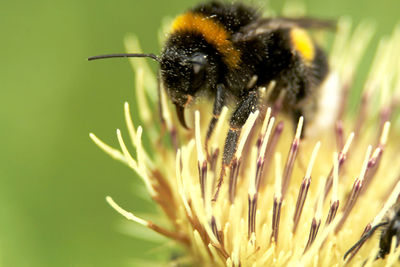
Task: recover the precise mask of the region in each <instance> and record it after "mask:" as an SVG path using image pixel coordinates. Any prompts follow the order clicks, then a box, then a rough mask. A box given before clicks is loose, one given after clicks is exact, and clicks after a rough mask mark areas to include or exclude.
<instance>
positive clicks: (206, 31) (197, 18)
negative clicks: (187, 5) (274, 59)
mask: <svg viewBox="0 0 400 267" xmlns="http://www.w3.org/2000/svg"><path fill="white" fill-rule="evenodd" d="M179 32H192V33H198V34H201V35H202V36H203V38H204V39H205V40H206V41H207V42H208V43H209V44H211V45H213V46H214V47H215V48H216V49H217V51H218V52H219V53H221V54H222V56H223V60H224V62H225V63H226V64H227V65H228V66H229V67H231V68H237V67H238V64H239V61H240V52H239V51H238V50H237V49H235V48H234V47H233V44H232V42H231V41H230V40H229V38H230V34H229V32H228V31H227V30H226V29H225V28H224V26H223V25H221V24H220V23H219V22H218V21H215V20H214V19H212V18H210V17H206V16H203V15H202V14H198V13H192V12H188V13H185V14H182V15H180V16H178V17H177V18H176V19H175V21H174V22H173V24H172V33H179Z"/></svg>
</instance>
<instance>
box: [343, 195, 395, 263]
mask: <svg viewBox="0 0 400 267" xmlns="http://www.w3.org/2000/svg"><path fill="white" fill-rule="evenodd" d="M378 229H382V231H381V236H380V238H379V252H378V255H376V259H384V258H385V257H386V255H387V254H389V252H390V248H391V246H392V239H393V237H396V245H395V246H396V247H398V246H399V245H400V199H398V200H397V202H396V203H395V204H394V205H393V207H391V208H390V209H389V210H388V212H387V213H386V215H385V218H384V219H383V220H382V222H380V223H378V224H377V225H375V226H374V227H372V228H371V229H370V230H369V231H368V232H366V233H365V234H363V236H362V237H361V238H360V240H358V241H357V243H355V244H354V245H353V246H352V247H351V248H350V249H349V250H348V251H347V252H346V253H345V254H344V256H343V259H346V258H347V256H348V255H350V254H352V253H353V254H352V256H353V255H354V254H355V253H357V251H358V250H359V249H360V248H361V246H362V245H363V244H364V243H365V241H367V239H369V238H370V237H371V236H372V235H373V234H374V233H375V231H376V230H378ZM352 256H351V257H352Z"/></svg>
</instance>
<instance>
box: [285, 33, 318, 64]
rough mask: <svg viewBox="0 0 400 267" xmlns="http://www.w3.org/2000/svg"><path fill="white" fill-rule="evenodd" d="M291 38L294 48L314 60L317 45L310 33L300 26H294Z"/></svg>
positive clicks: (308, 60) (304, 56)
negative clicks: (315, 45)
mask: <svg viewBox="0 0 400 267" xmlns="http://www.w3.org/2000/svg"><path fill="white" fill-rule="evenodd" d="M290 39H291V41H292V45H293V46H294V49H295V50H296V51H297V52H299V54H300V55H301V56H302V57H303V58H304V60H306V62H308V63H310V62H312V61H313V60H314V56H315V47H314V43H313V41H312V40H311V37H310V36H309V35H308V33H307V32H306V31H305V30H303V29H300V28H293V29H291V30H290Z"/></svg>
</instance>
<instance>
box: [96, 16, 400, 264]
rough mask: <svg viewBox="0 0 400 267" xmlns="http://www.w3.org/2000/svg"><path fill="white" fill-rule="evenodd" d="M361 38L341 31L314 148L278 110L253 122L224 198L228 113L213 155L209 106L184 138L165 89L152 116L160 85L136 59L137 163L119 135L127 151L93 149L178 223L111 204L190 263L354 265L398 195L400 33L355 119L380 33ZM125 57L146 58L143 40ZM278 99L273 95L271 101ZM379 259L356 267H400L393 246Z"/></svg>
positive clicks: (366, 31) (382, 54) (381, 57)
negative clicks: (358, 89) (368, 56)
mask: <svg viewBox="0 0 400 267" xmlns="http://www.w3.org/2000/svg"><path fill="white" fill-rule="evenodd" d="M351 28H352V27H351V22H350V20H349V19H341V20H340V21H339V26H338V32H337V34H336V37H335V42H334V45H333V49H332V53H331V55H330V62H331V73H330V74H329V77H328V78H327V80H326V82H325V84H324V85H323V88H322V93H321V101H320V103H319V105H320V107H319V113H318V116H317V118H316V119H315V120H314V122H313V124H312V125H310V126H308V127H307V129H305V130H306V136H307V137H306V138H305V139H300V133H301V132H302V131H303V130H304V129H302V128H303V120H302V118H301V119H300V120H299V122H298V125H297V130H296V134H295V135H294V137H293V129H292V127H291V123H290V121H289V120H287V119H286V118H285V117H284V116H283V115H281V114H279V108H278V107H277V106H275V107H270V108H268V109H267V110H266V112H259V111H256V112H255V113H253V114H251V116H250V117H249V118H248V120H247V122H246V124H245V126H244V127H243V130H242V133H241V136H240V140H239V145H238V149H237V152H236V154H235V156H234V158H233V161H232V164H231V165H230V166H229V168H228V169H227V170H225V177H224V182H223V184H222V187H221V191H220V192H219V195H218V197H217V198H216V197H214V194H215V188H216V182H217V180H218V178H219V174H220V169H221V151H222V150H223V144H224V141H225V140H224V138H225V134H224V133H225V132H226V128H227V123H226V121H227V114H228V109H227V108H225V109H224V110H223V112H222V114H221V116H220V119H219V122H218V125H217V126H216V129H215V132H214V134H213V136H212V138H211V140H210V142H209V147H208V151H205V148H204V136H205V131H206V129H207V123H208V121H209V118H210V116H209V114H211V112H210V106H209V105H207V104H205V103H201V104H200V105H197V106H195V107H194V108H193V110H195V111H194V112H193V114H194V115H193V116H192V117H193V118H192V121H193V127H192V129H193V130H192V131H189V132H187V131H184V130H181V129H180V127H178V126H177V125H178V123H177V122H176V119H175V118H174V117H173V116H172V115H171V111H170V107H169V103H168V100H167V98H166V95H165V93H164V91H163V90H162V88H161V90H159V93H160V95H159V103H158V104H159V109H160V113H156V112H153V111H152V109H153V107H154V106H155V105H156V103H157V99H158V97H157V95H156V94H155V92H157V89H156V88H157V83H156V78H155V76H154V75H153V74H152V73H151V71H150V69H149V67H148V66H147V65H146V62H145V61H144V60H141V59H132V61H131V62H132V66H133V68H134V70H135V74H136V88H135V92H136V94H137V95H136V99H137V105H138V110H139V113H138V114H137V115H136V116H139V117H140V119H141V121H142V122H143V124H144V126H143V128H142V126H138V127H135V126H134V125H133V122H132V119H131V113H130V108H129V104H128V103H125V110H124V111H125V118H126V124H127V128H128V133H129V139H130V141H131V142H132V145H133V147H134V149H135V155H136V156H135V157H133V156H132V154H131V152H130V151H129V150H128V148H127V145H126V144H125V141H124V138H123V137H122V133H121V131H120V130H117V138H118V141H119V144H120V149H115V148H112V147H110V146H108V145H106V144H105V143H103V142H102V141H101V140H100V139H98V138H97V137H96V136H95V135H94V134H90V137H91V138H92V139H93V141H94V142H95V143H96V144H97V145H98V146H99V147H100V148H101V149H102V150H104V151H105V152H106V153H107V154H109V155H110V156H111V157H113V158H114V159H117V160H119V161H121V162H123V163H124V164H126V165H128V166H129V167H130V168H131V169H132V170H133V171H134V172H136V173H137V174H138V175H139V177H140V178H141V179H142V180H143V182H144V184H145V185H146V188H147V190H148V193H149V194H150V196H151V197H152V199H153V200H154V201H155V202H156V203H157V204H158V205H159V206H160V207H161V209H162V211H163V213H164V215H165V217H166V218H168V220H169V221H170V223H169V224H167V225H158V224H155V223H153V222H151V221H149V220H146V219H145V218H139V217H137V216H135V215H134V214H133V213H131V212H128V211H126V210H124V209H123V208H121V207H120V206H119V205H118V204H116V203H115V202H114V200H113V199H112V198H111V197H107V201H108V202H109V204H110V205H111V206H112V207H113V208H114V209H115V210H116V211H117V212H119V213H120V214H121V215H123V216H125V217H126V218H127V219H129V220H132V221H135V222H137V223H139V224H141V225H143V226H144V227H147V228H150V229H152V230H154V231H155V232H158V233H159V234H161V235H164V236H166V237H168V238H170V239H172V240H174V241H175V242H176V243H177V244H180V245H181V246H183V247H185V248H186V251H187V254H188V257H189V258H190V259H191V262H192V263H197V264H198V265H200V266H269V265H271V264H274V265H275V266H311V265H313V266H333V265H339V266H341V265H345V264H346V261H344V260H343V255H344V254H345V252H346V251H347V250H348V249H349V248H350V247H351V246H352V245H353V244H354V243H355V242H357V241H358V240H359V238H360V237H361V235H362V234H363V233H365V232H366V231H368V229H370V228H371V227H373V226H375V225H377V224H378V223H379V222H381V220H382V218H383V217H384V215H385V213H386V212H387V211H388V210H389V209H390V207H391V206H392V205H393V204H394V203H395V201H396V199H397V197H398V196H399V193H400V176H399V174H400V172H399V170H400V166H399V165H398V164H396V163H398V162H399V159H400V156H399V155H400V154H399V149H400V143H399V138H398V137H399V129H398V127H396V126H397V125H396V121H395V120H394V116H393V114H395V113H396V112H397V109H398V105H399V102H398V101H399V99H400V98H399V96H400V52H399V50H398V49H397V46H398V44H399V43H400V28H397V29H396V30H395V31H394V33H393V35H392V36H391V37H390V38H386V39H383V40H381V42H380V44H379V47H378V50H377V53H376V57H375V59H374V61H373V64H372V67H371V70H370V73H369V75H368V78H367V81H366V82H365V85H364V88H363V91H362V93H361V101H359V102H358V107H357V112H355V113H350V112H346V110H349V109H348V108H347V105H348V103H349V98H350V95H351V96H354V95H356V94H355V93H350V89H351V88H352V87H353V80H354V77H355V75H356V69H357V67H358V65H359V62H360V59H361V57H362V55H363V53H364V51H365V49H366V47H367V44H368V42H369V40H370V39H371V37H372V32H373V26H372V25H371V24H369V23H361V24H360V25H359V26H358V27H356V29H355V30H354V31H352V30H351ZM126 45H127V49H128V50H132V51H136V52H137V51H139V46H138V43H137V41H136V40H135V39H134V38H133V37H129V38H127V40H126ZM272 86H273V85H271V87H272ZM269 90H270V88H265V92H264V93H265V95H268V92H269ZM354 114H355V115H354ZM390 120H392V121H393V123H394V124H392V126H391V123H390V122H389V121H390ZM156 122H159V123H156ZM390 128H392V129H391V131H390V133H389V129H390ZM143 129H144V130H143ZM142 134H146V135H148V137H149V139H150V140H152V143H151V144H150V146H149V147H146V148H144V147H143V144H142ZM125 140H126V139H125ZM378 250H379V242H377V240H376V239H374V238H371V239H370V240H368V241H367V242H365V244H364V245H363V247H362V248H360V249H359V250H356V251H355V252H354V253H352V254H351V257H349V258H348V259H347V263H350V264H354V265H356V266H360V265H362V264H365V266H371V265H373V266H375V265H376V266H381V265H382V266H391V265H394V264H396V262H397V259H398V258H399V255H400V249H398V248H395V246H392V250H391V253H389V255H387V256H386V257H385V259H379V260H375V258H376V257H375V255H377V253H378Z"/></svg>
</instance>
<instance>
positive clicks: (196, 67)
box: [190, 54, 207, 89]
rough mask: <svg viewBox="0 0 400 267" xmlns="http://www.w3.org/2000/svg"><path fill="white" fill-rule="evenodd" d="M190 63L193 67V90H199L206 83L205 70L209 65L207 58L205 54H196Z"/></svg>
mask: <svg viewBox="0 0 400 267" xmlns="http://www.w3.org/2000/svg"><path fill="white" fill-rule="evenodd" d="M190 62H191V63H192V67H193V81H192V82H193V84H192V85H193V88H194V89H198V88H199V87H201V85H202V84H203V82H204V78H205V68H206V65H207V56H206V55H204V54H195V55H194V56H193V57H192V58H191V60H190Z"/></svg>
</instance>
